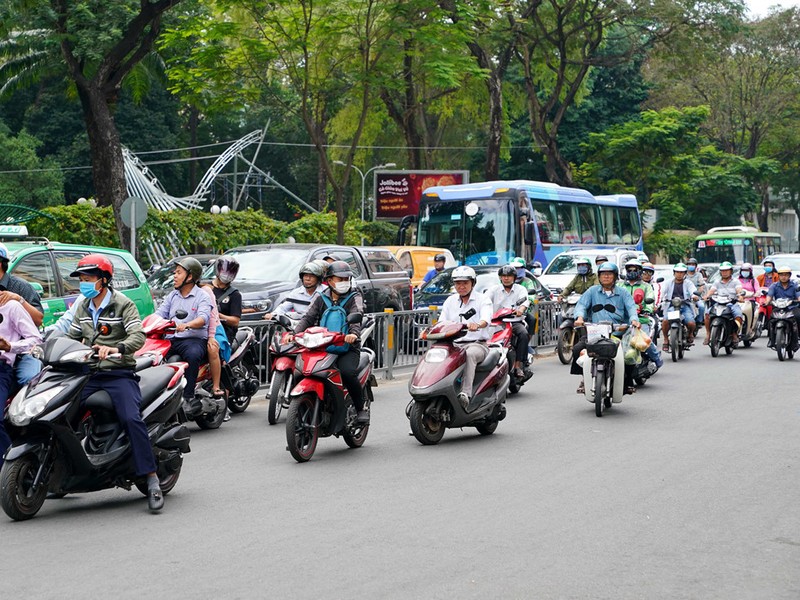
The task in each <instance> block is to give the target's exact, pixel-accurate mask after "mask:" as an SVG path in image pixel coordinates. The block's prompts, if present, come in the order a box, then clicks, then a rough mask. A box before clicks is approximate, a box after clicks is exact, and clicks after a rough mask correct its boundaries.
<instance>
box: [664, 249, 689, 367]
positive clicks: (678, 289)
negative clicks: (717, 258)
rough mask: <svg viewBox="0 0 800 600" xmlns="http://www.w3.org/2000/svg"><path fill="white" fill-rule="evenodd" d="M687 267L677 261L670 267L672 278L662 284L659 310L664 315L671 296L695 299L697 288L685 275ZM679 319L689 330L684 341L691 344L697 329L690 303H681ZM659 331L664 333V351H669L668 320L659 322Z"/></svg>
mask: <svg viewBox="0 0 800 600" xmlns="http://www.w3.org/2000/svg"><path fill="white" fill-rule="evenodd" d="M687 271H688V269H687V267H686V265H685V264H683V263H677V264H676V265H675V266H674V267H672V280H671V281H669V282H668V283H666V284H665V285H664V286H663V290H662V291H663V295H662V297H661V312H662V314H664V315H665V316H666V314H667V311H668V310H669V309H670V301H671V300H672V299H673V298H680V299H682V300H696V299H698V296H697V293H698V292H697V288H696V287H695V285H694V283H692V281H691V279H689V278H688V277H686V273H687ZM681 321H683V323H684V324H685V325H686V329H687V330H688V331H689V338H688V339H687V340H686V343H687V344H689V345H691V344H692V343H694V333H695V331H696V330H697V323H695V321H694V310H692V305H691V304H681ZM661 332H662V333H663V334H664V347H663V350H664V352H669V350H670V348H669V321H667V319H664V320H663V321H662V322H661Z"/></svg>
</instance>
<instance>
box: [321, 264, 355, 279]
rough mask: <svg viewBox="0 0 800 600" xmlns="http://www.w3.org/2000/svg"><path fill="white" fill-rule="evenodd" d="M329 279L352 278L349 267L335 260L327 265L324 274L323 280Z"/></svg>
mask: <svg viewBox="0 0 800 600" xmlns="http://www.w3.org/2000/svg"><path fill="white" fill-rule="evenodd" d="M331 277H351V278H352V277H353V271H352V270H351V269H350V265H348V264H347V263H346V262H344V261H343V260H335V261H333V262H332V263H331V264H329V265H328V272H327V273H326V274H325V278H326V279H329V278H331Z"/></svg>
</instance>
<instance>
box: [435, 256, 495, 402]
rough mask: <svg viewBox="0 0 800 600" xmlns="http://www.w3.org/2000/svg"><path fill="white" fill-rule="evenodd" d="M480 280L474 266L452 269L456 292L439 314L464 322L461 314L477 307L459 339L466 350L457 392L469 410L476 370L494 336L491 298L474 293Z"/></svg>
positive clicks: (447, 318) (444, 317) (442, 318)
mask: <svg viewBox="0 0 800 600" xmlns="http://www.w3.org/2000/svg"><path fill="white" fill-rule="evenodd" d="M477 279H478V278H477V276H476V275H475V270H474V269H473V268H472V267H466V266H461V267H456V268H455V269H453V275H452V280H453V287H455V290H456V291H455V293H454V294H451V295H450V296H448V297H447V299H446V300H445V301H444V304H443V305H442V312H441V314H440V315H439V320H441V321H451V322H453V323H461V322H464V321H463V320H462V317H461V314H462V313H465V312H467V311H468V310H469V309H471V308H472V309H475V314H474V315H472V316H471V317H469V318H468V319H467V320H466V323H467V329H468V330H469V331H468V332H467V334H466V335H465V336H464V337H462V338H459V340H458V342H459V343H464V347H465V352H466V363H465V365H464V376H463V378H462V380H461V392H460V393H459V394H458V401H459V402H460V403H461V406H463V407H464V410H469V408H468V407H469V401H470V398H472V391H473V390H472V383H473V381H474V380H475V369H476V368H477V366H478V365H479V364H480V363H481V362H482V361H483V360H484V359H485V358H486V356H487V355H488V354H489V348H488V346H487V345H486V341H487V340H488V339H489V338H490V337H491V332H490V330H489V323H491V322H492V314H493V313H492V301H491V299H490V298H489V296H487V295H486V294H475V293H473V291H474V290H475V282H476V281H477Z"/></svg>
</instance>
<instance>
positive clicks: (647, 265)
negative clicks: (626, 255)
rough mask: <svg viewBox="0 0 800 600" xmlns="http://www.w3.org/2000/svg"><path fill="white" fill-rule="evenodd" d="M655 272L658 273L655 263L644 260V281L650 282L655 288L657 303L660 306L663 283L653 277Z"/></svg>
mask: <svg viewBox="0 0 800 600" xmlns="http://www.w3.org/2000/svg"><path fill="white" fill-rule="evenodd" d="M655 274H656V268H655V266H654V265H653V263H651V262H649V261H646V260H645V261H642V281H644V282H645V283H649V284H650V287H651V288H653V294H655V299H656V304H655V305H656V306H659V305H660V304H661V291H662V290H661V288H662V285H661V283H659V282H658V281H656V280H655V279H653V277H655Z"/></svg>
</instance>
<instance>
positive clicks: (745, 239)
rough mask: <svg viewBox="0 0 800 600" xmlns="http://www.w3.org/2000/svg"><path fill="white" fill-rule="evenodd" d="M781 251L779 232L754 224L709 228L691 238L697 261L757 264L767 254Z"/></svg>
mask: <svg viewBox="0 0 800 600" xmlns="http://www.w3.org/2000/svg"><path fill="white" fill-rule="evenodd" d="M780 251H781V234H779V233H773V232H769V231H759V230H758V229H756V228H755V227H745V226H740V225H737V226H732V227H712V228H711V229H709V230H708V231H707V232H706V233H704V234H703V235H698V236H697V237H696V238H695V240H694V257H695V258H696V259H697V262H699V263H717V264H718V263H721V262H723V261H726V260H727V261H730V262H731V263H733V264H737V263H743V262H749V263H751V264H754V265H757V264H759V263H760V262H761V261H762V260H764V259H765V258H766V257H767V256H768V255H770V254H775V253H776V252H780Z"/></svg>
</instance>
